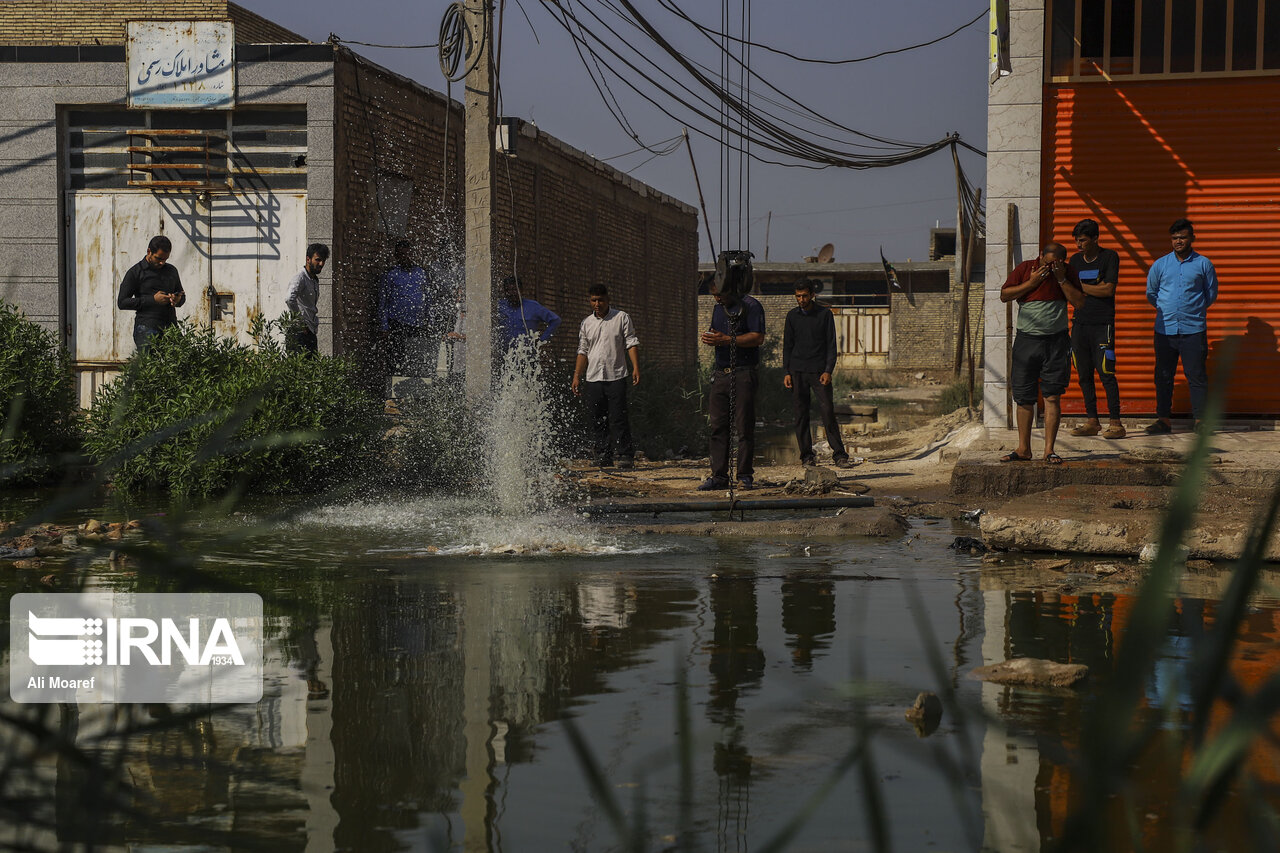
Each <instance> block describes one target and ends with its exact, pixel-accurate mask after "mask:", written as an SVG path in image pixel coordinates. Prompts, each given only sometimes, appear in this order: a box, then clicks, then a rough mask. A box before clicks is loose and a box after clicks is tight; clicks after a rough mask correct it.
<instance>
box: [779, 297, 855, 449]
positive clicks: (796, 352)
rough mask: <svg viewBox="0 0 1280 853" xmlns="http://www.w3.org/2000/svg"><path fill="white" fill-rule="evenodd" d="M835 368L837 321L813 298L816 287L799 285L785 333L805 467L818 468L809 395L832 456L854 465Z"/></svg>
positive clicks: (786, 381)
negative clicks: (834, 384) (840, 417)
mask: <svg viewBox="0 0 1280 853" xmlns="http://www.w3.org/2000/svg"><path fill="white" fill-rule="evenodd" d="M835 369H836V321H835V317H834V316H832V314H831V309H830V308H828V307H826V306H825V305H819V304H818V301H817V299H815V298H814V293H813V282H812V281H810V280H809V279H802V280H800V281H798V282H796V307H795V308H792V309H791V311H790V313H788V314H787V320H786V325H785V327H784V328H783V332H782V372H783V377H782V384H783V385H785V386H786V387H788V388H790V389H791V399H792V402H793V404H794V409H795V427H796V443H797V444H799V445H800V464H802V465H813V464H814V462H815V460H814V456H813V434H812V433H811V432H810V431H809V392H810V391H811V390H812V391H813V394H814V396H816V397H817V398H818V409H819V410H820V411H821V412H822V428H823V430H824V431H825V432H826V434H827V443H828V444H830V445H831V455H832V458H833V461H834V462H835V464H836V465H838V466H840V467H841V468H844V467H846V466H847V465H848V464H849V454H848V453H846V452H845V449H844V441H843V440H842V439H841V438H840V425H839V424H837V423H836V411H835V400H834V398H833V395H832V393H831V391H832V389H831V374H832V372H833V371H834V370H835Z"/></svg>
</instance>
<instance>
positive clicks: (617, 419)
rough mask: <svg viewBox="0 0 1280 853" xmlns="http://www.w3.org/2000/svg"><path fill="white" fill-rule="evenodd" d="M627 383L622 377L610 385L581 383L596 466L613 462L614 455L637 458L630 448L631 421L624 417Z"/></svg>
mask: <svg viewBox="0 0 1280 853" xmlns="http://www.w3.org/2000/svg"><path fill="white" fill-rule="evenodd" d="M630 381H631V377H629V376H624V377H623V378H622V379H615V380H613V381H612V382H584V383H582V386H583V391H582V396H583V397H584V398H585V399H586V401H587V417H588V419H589V420H590V421H591V436H592V440H593V442H594V450H595V454H596V461H598V462H604V461H612V460H613V457H614V454H615V453H616V454H617V456H618V458H620V459H631V458H632V457H634V456H635V455H636V450H635V447H634V446H632V444H631V420H630V419H629V418H628V417H627V383H628V382H630ZM610 437H612V439H613V440H612V442H611V441H610Z"/></svg>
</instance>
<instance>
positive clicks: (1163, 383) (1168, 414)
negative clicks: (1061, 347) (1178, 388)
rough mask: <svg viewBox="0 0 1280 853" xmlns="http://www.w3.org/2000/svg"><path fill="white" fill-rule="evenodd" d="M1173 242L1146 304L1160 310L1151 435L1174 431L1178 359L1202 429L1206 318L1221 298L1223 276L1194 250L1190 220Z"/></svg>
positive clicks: (1172, 234)
mask: <svg viewBox="0 0 1280 853" xmlns="http://www.w3.org/2000/svg"><path fill="white" fill-rule="evenodd" d="M1169 238H1170V240H1171V241H1172V243H1173V251H1172V252H1170V253H1169V254H1167V255H1165V256H1164V257H1163V258H1160V259H1159V260H1157V261H1156V262H1155V263H1154V264H1152V265H1151V271H1150V272H1149V273H1147V301H1148V302H1150V303H1151V304H1152V305H1154V306H1155V309H1156V325H1155V351H1156V353H1155V354H1156V372H1155V382H1156V420H1155V421H1154V422H1153V423H1151V425H1150V426H1148V427H1147V434H1148V435H1161V434H1165V433H1169V432H1172V431H1173V380H1174V377H1175V376H1176V375H1177V372H1178V359H1179V358H1181V359H1182V373H1183V375H1184V376H1186V377H1187V387H1188V389H1189V390H1190V391H1191V414H1192V416H1193V417H1194V418H1195V421H1196V426H1197V427H1198V426H1199V425H1200V419H1201V418H1202V417H1204V405H1205V397H1206V396H1207V395H1208V390H1209V375H1208V371H1207V368H1206V361H1207V359H1208V355H1209V335H1208V325H1207V322H1206V315H1207V314H1208V311H1209V306H1210V305H1212V304H1213V302H1214V300H1216V299H1217V298H1218V275H1217V273H1216V272H1215V271H1214V269H1213V264H1212V263H1210V261H1209V259H1208V258H1206V257H1205V256H1204V255H1201V254H1200V253H1198V252H1196V251H1195V250H1194V249H1192V248H1191V244H1192V243H1193V242H1194V241H1195V238H1196V232H1195V228H1194V227H1193V226H1192V224H1191V222H1190V221H1189V220H1186V219H1179V220H1178V221H1177V222H1175V223H1173V224H1172V225H1170V226H1169Z"/></svg>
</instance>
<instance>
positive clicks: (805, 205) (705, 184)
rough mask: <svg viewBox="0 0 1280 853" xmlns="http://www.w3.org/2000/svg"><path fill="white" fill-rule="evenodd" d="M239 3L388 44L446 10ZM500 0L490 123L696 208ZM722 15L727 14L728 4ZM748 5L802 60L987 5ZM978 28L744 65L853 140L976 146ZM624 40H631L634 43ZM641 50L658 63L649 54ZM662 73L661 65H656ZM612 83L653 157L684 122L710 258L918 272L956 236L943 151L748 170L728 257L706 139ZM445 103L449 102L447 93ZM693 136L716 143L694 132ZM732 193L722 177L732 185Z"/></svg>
mask: <svg viewBox="0 0 1280 853" xmlns="http://www.w3.org/2000/svg"><path fill="white" fill-rule="evenodd" d="M237 2H239V3H240V5H242V6H245V7H247V8H249V9H251V10H252V11H254V12H257V13H258V14H260V15H263V16H264V17H267V18H269V19H271V20H273V21H275V22H277V23H279V24H281V25H283V26H286V27H288V28H290V29H292V30H294V31H295V32H298V33H300V34H302V35H304V36H306V37H307V38H309V39H311V40H312V41H324V40H325V39H327V38H328V37H329V34H330V33H335V34H337V36H338V37H339V38H341V39H344V40H348V41H363V42H374V43H378V44H397V45H401V44H430V43H433V42H435V41H436V40H437V37H438V32H439V28H440V21H441V18H442V17H443V15H444V12H445V9H446V8H447V6H448V5H449V3H447V2H445V0H363V2H356V3H353V2H351V0H306V2H303V0H237ZM499 2H502V0H499ZM506 2H507V9H506V10H505V13H504V15H503V27H502V29H503V33H502V45H501V59H500V70H501V79H500V85H501V90H502V105H501V106H502V112H503V113H504V114H506V115H511V116H518V117H520V118H523V119H525V120H531V121H533V122H534V123H536V124H537V125H538V127H539V129H541V130H542V131H544V132H546V133H549V134H551V135H552V136H555V137H557V138H559V139H561V140H562V141H564V142H566V143H568V144H569V145H571V146H573V147H574V148H578V149H580V150H582V151H585V152H587V153H588V154H591V155H592V156H594V157H597V158H600V159H606V158H615V159H609V160H608V162H610V164H611V165H614V166H615V167H617V168H619V169H621V170H623V171H629V172H630V174H631V175H632V176H633V177H635V178H637V179H639V180H641V181H644V182H645V183H647V184H649V185H650V186H652V187H654V188H656V189H658V190H660V191H661V192H664V193H667V194H668V195H671V196H674V197H675V198H678V199H680V200H682V201H684V202H687V203H689V204H692V205H695V206H696V205H697V204H698V192H697V189H696V188H695V184H694V177H693V170H692V168H691V166H690V162H689V155H688V153H687V152H686V150H685V149H684V148H683V147H679V148H677V149H676V150H675V151H673V152H672V153H671V154H668V155H666V156H660V157H654V158H653V159H649V158H651V157H652V155H651V154H650V153H648V152H645V151H641V152H639V153H635V154H629V155H627V156H622V157H618V156H617V155H623V154H626V152H630V151H633V150H634V149H636V148H637V147H638V146H637V144H636V142H635V141H634V140H633V139H632V138H631V137H629V136H628V134H627V133H626V132H625V131H624V130H623V129H622V128H621V127H620V126H619V123H618V122H617V121H616V120H615V118H614V117H613V116H612V115H611V114H610V112H609V110H608V109H607V108H606V106H605V104H604V101H603V100H602V99H601V96H600V94H599V93H597V91H596V89H595V87H594V85H593V84H592V82H591V79H590V78H589V77H588V75H587V72H586V70H585V69H584V68H583V64H582V61H581V60H580V59H579V57H578V53H577V52H576V51H575V49H574V45H573V42H572V40H571V39H570V37H569V35H568V33H567V32H566V31H565V30H564V29H563V28H562V27H561V26H560V25H559V24H558V23H557V22H556V20H555V19H554V18H553V17H552V15H551V13H550V11H549V10H548V8H547V7H546V6H545V5H544V4H543V3H542V2H541V0H520V4H516V3H513V2H510V0H506ZM744 2H745V0H744ZM633 4H634V5H635V6H636V8H637V9H639V10H640V11H641V13H642V14H644V15H645V16H646V17H647V18H648V19H649V20H650V21H651V22H652V23H653V24H654V25H655V27H656V28H657V29H658V30H659V31H660V32H661V33H662V34H663V36H664V37H666V38H667V39H669V40H670V41H671V42H672V43H673V44H674V45H676V46H677V47H678V48H680V49H681V50H682V51H683V52H686V54H687V55H688V56H689V57H690V58H692V59H695V60H697V61H698V62H701V63H702V64H704V65H709V66H712V67H713V68H717V69H718V68H719V58H718V56H717V55H716V53H715V52H714V48H713V46H712V45H711V44H710V43H709V42H707V41H706V40H705V39H703V38H702V37H701V36H700V35H698V34H697V32H696V31H695V30H694V29H693V28H692V27H691V25H689V24H688V23H686V22H684V21H681V20H679V19H678V18H676V17H675V16H673V15H672V14H670V13H669V12H667V11H665V10H664V9H662V7H661V6H660V5H659V3H658V0H633ZM577 5H578V4H577V3H575V6H577ZM721 5H722V4H721V3H713V2H711V0H679V6H680V8H681V9H683V10H684V11H685V12H686V14H688V15H689V16H690V17H692V18H694V19H696V20H698V21H699V22H701V23H702V24H704V25H708V26H711V27H714V28H718V27H719V25H720V16H721ZM730 5H732V6H733V7H734V15H735V18H736V16H737V15H738V14H740V11H741V5H742V4H741V3H731V4H730ZM750 5H751V24H752V29H751V40H752V41H754V42H756V43H757V44H764V45H768V46H770V47H775V48H779V49H782V50H787V51H789V52H791V53H795V54H798V55H803V56H809V57H815V58H822V59H849V58H854V57H862V56H867V55H870V54H874V53H878V52H880V51H884V50H893V49H896V48H900V47H905V46H907V45H911V44H916V43H920V42H925V41H929V40H932V39H935V38H938V37H939V36H943V35H945V34H946V33H949V32H950V31H951V30H953V29H955V28H956V27H958V26H960V25H962V24H964V23H965V22H967V21H969V20H971V19H973V18H974V17H975V16H976V15H978V14H979V13H980V12H982V11H983V10H984V9H985V8H987V5H988V4H987V3H985V2H979V0H894V2H890V3H883V2H874V3H873V2H866V0H861V2H859V0H755V2H752V3H751V4H750ZM596 8H599V7H598V6H597V7H596ZM526 14H527V18H526ZM584 20H590V19H589V18H585V17H584ZM592 23H594V22H592ZM735 26H736V25H735ZM986 29H987V28H986V19H985V18H983V19H982V20H980V21H979V22H978V23H976V24H974V25H973V26H970V27H968V28H966V29H964V30H963V31H962V32H960V33H958V34H957V35H954V36H952V37H951V38H949V39H946V40H945V41H942V42H940V43H938V44H934V45H932V46H929V47H924V48H921V49H919V50H914V51H909V52H906V53H900V54H896V55H893V56H886V57H882V58H879V59H874V60H870V61H867V62H859V63H854V64H849V65H816V64H812V63H801V62H797V61H795V60H793V59H788V58H786V57H782V56H777V55H771V54H769V53H767V52H766V51H764V50H762V49H759V48H755V49H753V50H752V52H751V63H750V64H751V68H752V70H753V71H755V72H756V73H757V74H759V75H760V76H762V77H764V78H766V79H767V80H768V81H769V82H771V83H773V84H774V85H775V86H777V87H778V88H779V89H781V90H783V91H785V92H787V93H788V94H789V95H791V96H793V97H794V98H795V99H796V100H798V101H800V102H803V103H804V104H805V105H806V106H808V107H811V108H813V109H814V110H816V111H818V112H820V113H822V114H823V115H825V116H828V117H830V118H832V119H834V120H836V121H838V122H840V123H841V124H844V125H847V126H849V127H852V128H855V129H857V130H860V131H865V132H867V133H873V134H876V135H879V136H883V137H889V138H892V139H898V140H909V141H911V142H913V143H928V142H933V141H935V140H937V139H940V138H942V137H944V136H946V135H947V134H949V133H952V132H958V133H959V134H960V136H961V138H962V139H964V140H965V141H966V142H968V143H969V144H971V145H973V146H974V147H976V148H978V149H979V150H983V149H985V146H986V126H987V125H986V118H987V111H986V96H987V49H988V47H987V46H988V41H987V34H986ZM633 32H634V31H633ZM636 41H637V42H638V43H639V42H643V39H642V37H640V36H639V34H637V35H636ZM351 47H352V49H353V50H355V51H356V52H358V53H360V54H361V55H363V56H365V57H367V58H369V59H371V60H372V61H374V62H376V63H378V64H380V65H383V66H385V67H387V68H390V69H391V70H393V71H396V72H398V73H400V74H403V75H405V76H407V77H410V78H412V79H413V80H416V81H418V82H419V83H421V84H423V85H425V86H427V87H429V88H432V89H435V90H438V91H441V92H443V91H445V79H444V75H443V73H442V72H441V70H440V65H439V58H438V55H437V52H436V50H434V49H421V50H412V49H409V50H394V49H382V48H375V47H364V46H358V45H352V46H351ZM645 50H646V54H647V55H650V56H653V57H654V58H655V59H659V58H660V51H659V49H658V48H657V47H656V46H655V45H651V44H650V45H649V46H648V47H647V48H646V49H645ZM663 67H666V68H672V67H674V64H673V63H672V62H671V61H669V60H668V61H663ZM623 70H624V71H625V69H623ZM610 79H611V88H612V90H613V92H614V94H615V95H616V96H617V98H618V101H619V102H620V106H621V108H622V111H623V113H624V114H625V116H626V118H627V120H628V122H629V123H630V125H631V126H632V127H633V128H634V130H635V131H636V133H637V134H638V136H639V137H640V139H641V140H642V141H643V142H645V143H647V144H649V145H651V146H654V144H655V143H659V142H662V141H665V140H669V139H671V138H673V137H676V136H678V135H679V134H680V131H681V126H682V124H686V123H688V124H689V127H690V134H691V139H692V142H693V155H694V160H695V162H696V163H697V167H698V173H699V177H700V178H701V181H702V188H703V192H704V194H705V196H706V202H707V207H708V215H709V217H710V219H711V220H712V229H711V230H712V234H713V236H714V237H715V238H716V249H717V250H721V249H725V248H734V249H747V250H749V251H751V252H753V253H754V254H755V257H756V259H757V260H764V259H765V255H766V242H767V248H768V259H769V260H771V261H781V262H791V261H800V260H801V259H802V258H803V257H804V256H806V255H812V254H816V253H817V250H818V248H819V247H820V246H822V245H823V244H825V243H832V244H833V245H834V246H835V259H836V260H837V261H842V262H854V263H856V262H870V261H876V260H879V252H880V248H881V247H883V249H884V253H885V255H886V256H887V257H888V258H889V260H891V261H905V260H908V259H912V260H923V259H927V257H928V248H929V229H930V228H933V227H935V225H941V226H943V227H954V226H955V222H956V180H955V169H954V165H953V163H952V159H951V154H950V151H949V150H945V149H944V150H943V151H939V152H937V153H935V154H932V155H931V156H929V157H927V158H925V159H923V160H917V161H914V162H911V163H907V164H905V165H900V166H891V167H887V168H879V169H867V170H853V169H840V168H829V169H825V170H822V171H811V170H807V169H796V168H786V167H782V166H771V165H764V164H759V163H756V164H754V165H753V166H752V168H751V174H750V182H749V187H750V204H749V205H747V204H745V203H744V204H742V205H741V206H740V205H739V204H738V203H737V201H736V200H731V201H730V203H729V204H728V205H727V206H725V211H724V212H723V213H724V214H728V218H729V223H730V224H729V229H728V230H729V232H730V241H731V242H732V243H733V244H734V245H722V241H721V239H720V235H721V228H722V225H721V217H722V215H723V214H722V211H721V209H720V208H721V206H722V205H721V203H720V201H719V198H720V195H721V184H720V180H719V175H718V172H719V164H720V157H721V147H720V142H719V139H718V131H715V130H714V129H712V128H711V127H710V126H708V125H706V124H705V123H701V124H700V123H699V122H698V120H697V119H694V118H692V117H690V118H688V119H686V120H685V121H684V122H681V121H676V120H673V119H672V118H670V117H668V116H666V115H664V114H663V113H662V112H661V111H659V110H658V109H656V108H655V107H653V106H651V105H650V104H648V103H646V102H645V101H644V100H642V99H641V98H640V97H639V96H638V95H636V94H634V93H633V92H632V91H631V90H630V89H628V88H627V87H626V85H625V84H623V83H620V82H619V81H617V80H616V79H613V78H610ZM632 79H634V75H632ZM752 89H753V96H755V97H758V95H759V94H760V93H762V92H764V91H765V90H764V89H763V88H762V87H760V86H758V85H755V86H753V87H752ZM769 94H770V97H773V98H775V99H778V100H781V99H779V98H778V96H777V95H774V94H772V93H769ZM454 97H455V99H457V98H459V97H460V86H458V85H455V86H454ZM659 97H660V96H659ZM753 103H760V101H759V100H755V101H753ZM690 122H692V123H690ZM697 126H701V127H703V128H705V129H707V130H708V131H710V132H711V133H712V134H713V135H714V136H716V137H717V138H714V139H708V138H706V137H704V136H702V135H700V134H698V133H697V132H696V130H695V129H694V128H695V127H697ZM655 147H657V146H655ZM646 160H648V162H644V161H646ZM960 160H961V165H962V167H963V168H964V170H965V173H966V175H967V176H968V178H969V181H970V183H972V184H973V185H974V186H983V185H984V184H985V159H984V158H983V157H981V156H979V155H977V154H974V153H972V152H969V151H964V150H963V149H962V150H961V155H960ZM736 181H737V179H736V176H735V177H732V178H731V180H730V183H736ZM739 207H741V208H742V212H741V214H739ZM770 212H771V213H772V217H771V218H770V216H769V214H770ZM700 222H701V218H700ZM739 234H741V235H742V236H741V239H739V236H738V235H739ZM699 237H700V239H699V259H700V260H703V261H706V260H710V259H711V257H712V256H711V249H710V247H709V244H708V241H707V234H706V229H705V228H700V231H699ZM741 244H745V245H741Z"/></svg>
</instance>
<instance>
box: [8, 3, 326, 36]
mask: <svg viewBox="0 0 1280 853" xmlns="http://www.w3.org/2000/svg"><path fill="white" fill-rule="evenodd" d="M228 18H230V19H231V20H233V21H235V24H236V41H237V42H240V43H242V44H263V43H278V42H282V43H290V42H305V41H306V39H305V38H303V37H302V36H300V35H298V34H297V33H293V32H290V31H289V30H287V29H285V28H284V27H281V26H279V25H278V24H274V23H272V22H270V21H268V20H266V19H265V18H263V17H261V16H259V15H255V14H254V13H253V12H250V11H249V10H248V9H244V8H241V7H240V6H237V5H235V4H234V3H228V2H226V0H5V2H3V3H0V44H3V45H71V44H124V40H125V23H126V22H128V21H144V20H156V21H224V20H226V19H228Z"/></svg>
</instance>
